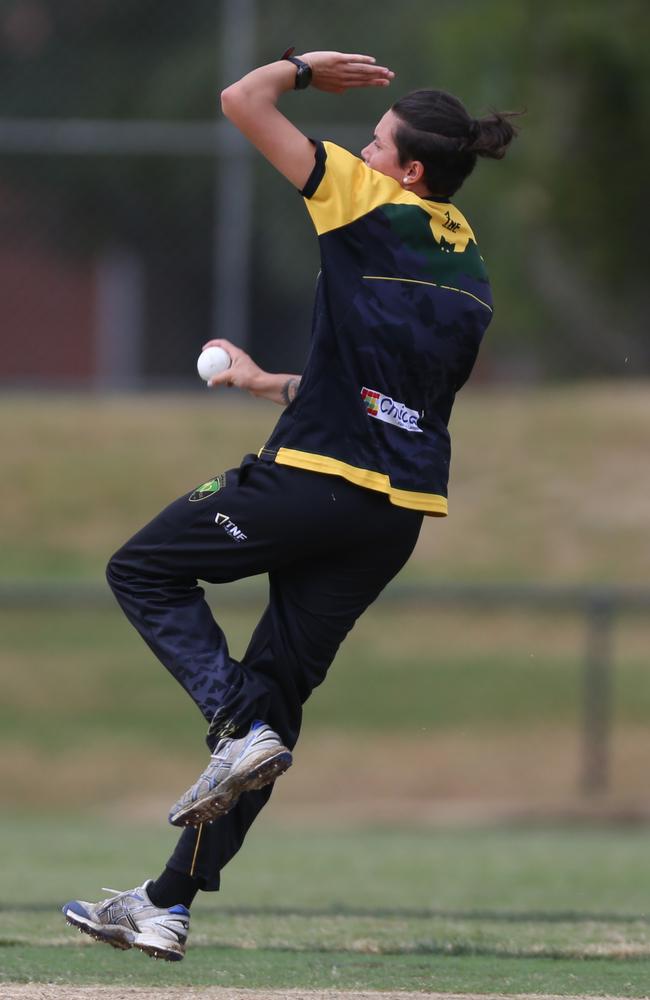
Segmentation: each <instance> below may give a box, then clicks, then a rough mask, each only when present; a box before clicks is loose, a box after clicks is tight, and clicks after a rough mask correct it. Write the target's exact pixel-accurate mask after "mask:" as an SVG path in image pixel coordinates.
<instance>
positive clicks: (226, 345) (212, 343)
mask: <svg viewBox="0 0 650 1000" xmlns="http://www.w3.org/2000/svg"><path fill="white" fill-rule="evenodd" d="M206 347H223V349H224V351H228V353H230V352H231V351H232V350H233V349H234V350H235V351H236V350H238V348H237V347H235V345H234V344H231V342H230V341H229V340H226V339H225V337H215V338H214V339H213V340H208V342H207V343H205V344H204V345H203V347H202V348H201V349H202V350H203V351H204V350H205V349H206Z"/></svg>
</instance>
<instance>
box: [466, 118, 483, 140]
mask: <svg viewBox="0 0 650 1000" xmlns="http://www.w3.org/2000/svg"><path fill="white" fill-rule="evenodd" d="M480 133H481V123H480V121H479V120H478V118H472V119H470V123H469V126H468V128H467V138H468V139H469V141H470V142H476V140H477V139H478V137H479V135H480Z"/></svg>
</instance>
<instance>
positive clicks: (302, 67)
mask: <svg viewBox="0 0 650 1000" xmlns="http://www.w3.org/2000/svg"><path fill="white" fill-rule="evenodd" d="M294 52H295V49H294V47H293V46H292V47H291V48H289V49H287V50H286V52H284V53H283V55H282V59H283V60H284V61H286V62H290V63H292V64H293V65H294V66H295V67H296V76H295V80H294V85H293V89H294V90H305V89H306V88H307V87H308V86H309V84H310V83H311V80H312V69H311V66H310V65H309V63H308V62H305V60H304V59H301V58H300V57H299V56H295V55H294Z"/></svg>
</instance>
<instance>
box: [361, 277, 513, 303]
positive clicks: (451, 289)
mask: <svg viewBox="0 0 650 1000" xmlns="http://www.w3.org/2000/svg"><path fill="white" fill-rule="evenodd" d="M361 277H362V278H363V280H364V281H406V282H407V283H408V284H409V285H432V286H433V287H434V288H444V289H445V291H446V292H460V294H461V295H469V297H470V299H475V300H476V301H477V302H479V303H480V304H481V305H482V306H485V308H486V309H489V311H490V312H492V311H493V309H492V306H489V305H488V304H487V302H484V301H483V299H479V297H478V295H474V294H473V292H468V291H467V290H466V289H465V288H455V287H454V286H453V285H439V284H438V282H437V281H420V280H419V279H418V278H392V277H387V276H385V275H383V274H362V275H361Z"/></svg>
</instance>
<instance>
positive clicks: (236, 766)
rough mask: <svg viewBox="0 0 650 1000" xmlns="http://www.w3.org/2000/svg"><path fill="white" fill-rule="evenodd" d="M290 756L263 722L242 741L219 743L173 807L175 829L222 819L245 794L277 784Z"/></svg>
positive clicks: (289, 764)
mask: <svg viewBox="0 0 650 1000" xmlns="http://www.w3.org/2000/svg"><path fill="white" fill-rule="evenodd" d="M291 762H292V757H291V753H290V751H289V750H287V748H286V747H285V746H283V745H282V742H281V741H280V737H279V736H278V735H277V733H274V732H273V730H272V729H270V728H269V726H267V725H265V724H264V723H263V722H254V723H253V725H252V726H251V729H250V731H249V732H248V733H247V735H246V736H243V737H242V738H241V739H238V740H232V739H227V738H226V739H222V740H219V742H218V744H217V746H216V747H215V750H214V752H213V754H212V756H211V757H210V763H209V764H208V766H207V767H206V769H205V771H203V773H202V774H201V775H200V776H199V778H198V779H197V781H195V782H194V784H193V785H192V787H191V788H189V789H188V790H187V791H186V792H185V794H184V795H182V796H181V798H180V799H179V800H178V802H176V803H175V805H173V806H172V809H171V812H170V814H169V822H170V823H172V824H173V826H199V825H200V824H201V823H211V822H212V820H214V819H217V817H218V816H223V815H224V814H225V813H227V812H228V811H229V810H230V809H232V807H233V806H234V805H235V803H236V802H237V800H238V798H239V796H240V795H241V794H242V792H249V791H251V790H252V789H254V788H263V787H264V785H268V784H270V783H271V782H272V781H275V779H276V778H277V777H279V776H280V775H281V774H283V773H284V772H285V771H286V770H287V768H289V767H291Z"/></svg>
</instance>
